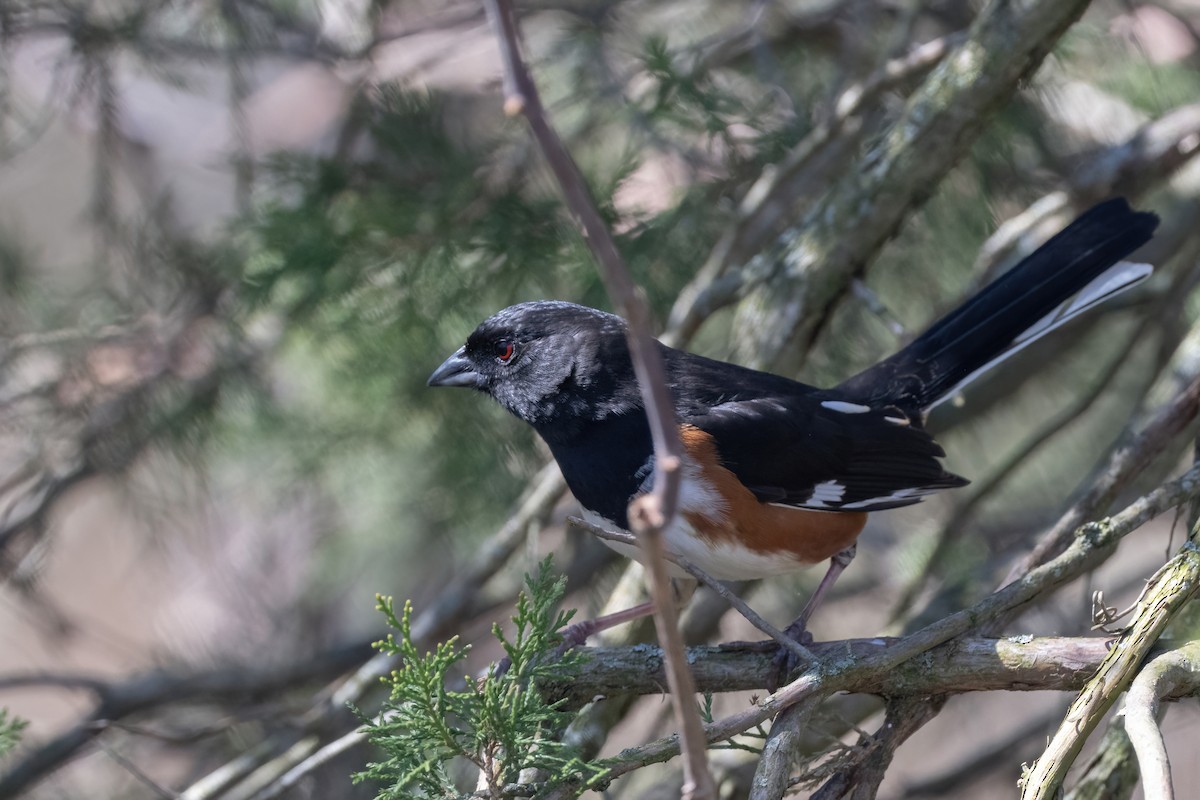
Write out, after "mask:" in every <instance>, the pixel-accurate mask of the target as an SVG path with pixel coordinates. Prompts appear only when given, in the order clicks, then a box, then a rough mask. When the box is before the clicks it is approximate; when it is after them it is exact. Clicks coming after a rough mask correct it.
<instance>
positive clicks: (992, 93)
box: [737, 0, 1087, 366]
mask: <svg viewBox="0 0 1200 800" xmlns="http://www.w3.org/2000/svg"><path fill="white" fill-rule="evenodd" d="M1086 6H1087V2H1086V0H1037V1H1036V2H1030V3H1020V4H1018V3H1004V2H993V3H990V4H988V6H987V7H986V9H985V10H984V11H983V13H982V14H981V15H980V16H979V18H978V19H977V20H976V21H975V23H974V24H973V25H972V26H971V29H970V31H969V32H968V38H967V40H966V41H965V42H963V44H961V45H960V46H959V47H957V48H956V49H955V50H954V52H953V53H951V54H950V55H949V56H947V57H946V58H945V60H943V61H942V62H941V64H940V65H939V66H938V67H937V68H936V69H935V70H934V71H933V73H932V74H931V75H930V76H929V77H928V78H927V79H926V80H925V81H924V83H923V84H922V86H921V88H920V89H919V90H918V91H917V92H916V94H914V95H913V97H912V98H911V99H910V100H909V102H908V105H907V107H906V109H905V111H904V113H903V114H902V115H901V117H900V118H899V119H898V120H896V122H895V124H893V125H892V127H891V128H890V129H889V130H888V131H887V133H886V134H884V136H883V137H881V139H880V141H879V144H878V145H877V146H876V147H875V148H874V150H873V151H872V152H871V153H869V154H868V155H867V156H866V158H865V159H864V161H863V163H862V165H861V168H860V169H855V170H852V171H849V172H848V173H847V174H845V175H844V176H843V178H842V179H841V180H840V181H839V182H838V183H837V184H836V185H835V186H834V187H833V188H832V189H831V191H830V192H829V194H828V195H827V197H826V198H825V199H824V201H823V202H821V203H820V204H819V207H817V208H815V209H814V210H813V211H812V212H810V213H809V214H807V215H806V216H805V218H804V219H803V220H802V221H801V222H800V224H799V225H797V226H795V227H794V228H792V229H789V230H788V231H786V232H785V233H784V234H783V235H782V236H781V237H780V238H779V241H778V244H777V246H776V249H775V252H774V253H773V254H771V255H770V256H767V257H764V258H761V259H756V262H755V263H754V264H753V266H751V267H750V269H751V270H752V272H754V273H756V277H755V280H757V281H758V282H759V284H760V285H759V286H758V287H757V288H756V289H755V291H754V293H753V294H752V295H751V296H749V297H747V298H746V299H745V300H744V301H743V303H742V305H741V306H740V308H739V309H738V318H737V329H738V331H739V332H740V335H739V337H738V339H739V341H738V345H739V347H738V354H739V356H740V357H741V359H742V360H744V361H745V362H746V363H749V364H751V365H752V366H754V365H759V366H761V365H767V364H770V363H772V362H774V361H776V360H777V358H778V356H779V355H780V354H781V353H782V352H783V351H784V349H785V347H786V346H787V344H788V343H789V342H791V341H793V340H796V339H800V340H802V341H805V342H807V341H811V339H812V337H813V336H814V335H815V333H816V331H817V330H818V328H819V326H820V325H821V323H822V320H823V318H824V316H825V312H826V310H827V309H828V308H829V307H830V306H831V304H832V303H833V302H834V301H835V300H836V299H837V298H838V297H840V296H842V295H843V294H844V293H845V291H846V290H847V289H848V287H849V286H850V283H851V281H852V279H853V278H854V276H855V274H856V273H858V272H860V271H861V270H862V268H863V266H864V265H865V264H866V263H867V262H868V261H870V260H871V258H873V257H874V255H875V254H876V253H877V252H878V251H879V249H880V248H881V247H882V246H883V244H884V243H885V242H886V241H887V240H888V239H889V238H890V237H891V236H893V235H894V234H895V233H896V231H897V230H898V229H899V227H900V225H901V223H902V222H903V221H904V219H905V218H906V217H907V215H908V214H909V213H910V211H911V210H912V208H913V207H915V206H917V205H919V204H920V203H921V201H923V200H924V198H925V197H927V196H928V195H929V193H930V192H931V191H932V188H933V187H934V186H936V185H937V183H938V182H939V181H940V180H941V178H942V177H943V176H944V175H945V174H946V173H947V172H948V171H949V170H950V168H951V167H952V166H953V165H954V164H955V162H957V160H958V159H959V157H960V156H961V155H962V154H963V153H964V152H965V151H966V149H967V148H968V147H969V146H970V144H971V142H972V141H974V139H975V138H976V136H977V135H978V133H979V131H980V130H982V129H983V127H984V124H985V123H986V121H987V120H988V119H989V117H990V116H991V114H992V113H993V112H994V111H995V110H996V109H997V108H999V107H1000V105H1001V104H1002V103H1003V102H1004V101H1005V100H1007V99H1008V98H1009V97H1010V96H1011V95H1012V94H1013V92H1015V91H1016V90H1017V88H1018V87H1019V85H1020V82H1021V80H1022V79H1023V78H1024V77H1025V76H1026V75H1028V74H1029V73H1030V72H1032V71H1033V70H1034V69H1036V68H1037V67H1038V65H1039V64H1040V63H1041V61H1042V59H1043V58H1044V56H1045V55H1046V53H1047V52H1049V50H1050V48H1051V47H1053V46H1054V44H1055V42H1057V40H1058V38H1059V37H1060V36H1061V35H1062V34H1063V33H1064V32H1065V31H1066V29H1067V28H1068V27H1069V26H1070V25H1071V23H1072V22H1074V21H1075V19H1077V18H1078V17H1079V15H1080V14H1082V13H1083V10H1084V8H1086Z"/></svg>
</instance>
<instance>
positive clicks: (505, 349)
mask: <svg viewBox="0 0 1200 800" xmlns="http://www.w3.org/2000/svg"><path fill="white" fill-rule="evenodd" d="M516 353H517V346H516V345H515V344H513V343H512V342H510V341H507V340H503V339H502V340H500V341H499V342H496V360H497V361H499V362H500V363H501V364H507V363H508V362H510V361H512V358H513V356H514V355H516Z"/></svg>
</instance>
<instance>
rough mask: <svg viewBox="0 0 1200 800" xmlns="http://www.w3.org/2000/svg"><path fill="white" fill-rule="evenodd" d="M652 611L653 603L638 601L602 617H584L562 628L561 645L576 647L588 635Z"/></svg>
mask: <svg viewBox="0 0 1200 800" xmlns="http://www.w3.org/2000/svg"><path fill="white" fill-rule="evenodd" d="M653 613H654V603H649V602H647V603H638V604H637V605H636V606H633V607H632V608H626V609H623V610H621V611H614V612H613V613H611V614H605V615H604V616H602V617H596V618H595V619H585V620H584V621H583V622H576V623H575V624H574V625H570V626H568V627H566V628H563V630H562V639H563V643H562V647H561V649H562V650H564V651H566V650H570V649H571V648H572V647H578V646H579V645H581V644H583V643H584V642H586V641H587V640H588V638H589V637H591V636H595V635H596V634H597V633H600V631H606V630H608V629H609V628H615V627H617V626H618V625H623V624H624V623H626V622H633V621H634V620H635V619H641V618H642V617H648V616H650V615H651V614H653Z"/></svg>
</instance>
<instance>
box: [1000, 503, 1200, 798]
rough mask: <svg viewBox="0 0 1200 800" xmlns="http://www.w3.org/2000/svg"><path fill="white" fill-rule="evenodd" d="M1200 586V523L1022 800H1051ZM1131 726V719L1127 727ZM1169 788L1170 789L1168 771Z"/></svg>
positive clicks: (1040, 763) (1076, 707)
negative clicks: (1168, 624) (1080, 752)
mask: <svg viewBox="0 0 1200 800" xmlns="http://www.w3.org/2000/svg"><path fill="white" fill-rule="evenodd" d="M1198 590H1200V526H1197V527H1194V528H1193V529H1192V531H1191V533H1190V534H1189V536H1188V538H1187V541H1185V542H1184V543H1183V547H1182V548H1181V549H1180V551H1179V553H1178V554H1177V555H1176V556H1175V557H1174V558H1173V559H1171V561H1169V562H1168V563H1167V564H1166V565H1164V566H1163V568H1162V569H1160V570H1159V571H1158V574H1157V575H1155V576H1154V578H1152V579H1151V581H1150V584H1149V585H1148V586H1147V587H1146V591H1145V593H1144V595H1143V599H1142V600H1141V602H1140V603H1139V606H1138V611H1137V612H1136V613H1135V614H1134V617H1133V620H1132V622H1130V625H1129V628H1128V629H1127V630H1126V631H1125V632H1124V633H1123V634H1122V635H1121V638H1120V639H1118V640H1117V642H1116V644H1114V645H1113V647H1112V649H1111V650H1110V651H1109V652H1108V653H1107V655H1106V656H1105V658H1104V661H1103V662H1102V663H1101V664H1100V668H1099V670H1097V672H1096V675H1095V677H1093V678H1092V679H1091V680H1089V681H1088V683H1087V685H1086V686H1085V687H1084V689H1083V691H1082V692H1081V693H1080V695H1079V697H1078V698H1077V699H1076V700H1075V702H1074V703H1073V704H1072V705H1071V708H1070V709H1069V710H1068V711H1067V715H1066V717H1065V718H1064V719H1063V722H1062V725H1061V726H1060V727H1059V729H1058V731H1057V732H1056V733H1055V734H1054V738H1053V739H1051V740H1050V744H1049V746H1048V747H1047V748H1046V752H1045V753H1044V754H1043V755H1042V757H1041V758H1039V759H1038V760H1037V763H1036V764H1034V766H1033V769H1032V770H1031V771H1030V773H1029V774H1028V776H1026V778H1025V781H1024V787H1023V791H1022V793H1021V797H1022V800H1047V798H1051V797H1054V796H1055V794H1056V793H1057V792H1058V790H1059V786H1060V785H1061V784H1062V781H1063V779H1064V778H1065V777H1066V773H1067V770H1068V769H1070V767H1071V765H1072V764H1073V763H1074V761H1075V758H1076V756H1078V755H1079V751H1080V750H1081V749H1083V743H1084V742H1085V741H1086V740H1087V737H1088V736H1089V735H1090V734H1091V732H1092V731H1093V730H1095V729H1096V726H1097V725H1099V724H1100V720H1101V719H1102V718H1103V717H1104V715H1105V714H1106V713H1108V710H1109V709H1110V708H1111V707H1112V705H1113V703H1115V702H1116V701H1117V698H1118V697H1119V696H1120V694H1121V692H1123V691H1125V689H1126V688H1127V687H1128V686H1129V684H1130V683H1131V682H1132V681H1133V679H1134V676H1135V675H1136V673H1137V669H1138V667H1139V665H1140V664H1141V663H1142V661H1143V659H1144V658H1145V656H1146V654H1147V653H1148V652H1149V650H1150V648H1151V647H1152V646H1153V645H1154V643H1155V642H1157V641H1158V637H1159V636H1161V635H1162V632H1163V630H1164V629H1165V628H1166V627H1167V623H1168V622H1170V621H1171V619H1172V617H1174V616H1175V615H1176V614H1177V613H1178V612H1179V610H1180V609H1182V608H1183V605H1184V604H1185V603H1186V602H1187V601H1189V600H1190V599H1191V598H1192V597H1194V596H1195V594H1196V592H1197V591H1198ZM1135 719H1136V715H1135ZM1128 725H1129V720H1128V718H1127V719H1126V729H1127V730H1128ZM1129 733H1130V739H1131V740H1134V741H1135V742H1136V739H1135V737H1134V733H1133V731H1130V732H1129ZM1143 742H1145V738H1144V737H1143ZM1139 755H1140V753H1139ZM1167 786H1168V791H1169V786H1170V776H1169V775H1168V776H1167Z"/></svg>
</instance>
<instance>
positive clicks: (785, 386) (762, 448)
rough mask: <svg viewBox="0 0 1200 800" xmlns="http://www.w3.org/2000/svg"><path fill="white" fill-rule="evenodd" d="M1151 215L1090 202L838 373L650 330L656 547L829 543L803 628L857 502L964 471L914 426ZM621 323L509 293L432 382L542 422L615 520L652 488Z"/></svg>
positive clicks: (1130, 273)
mask: <svg viewBox="0 0 1200 800" xmlns="http://www.w3.org/2000/svg"><path fill="white" fill-rule="evenodd" d="M1157 225H1158V218H1157V217H1156V216H1155V215H1153V214H1149V213H1144V212H1135V211H1133V210H1131V209H1130V208H1129V206H1128V204H1126V202H1125V200H1124V199H1121V198H1117V199H1113V200H1109V201H1107V202H1104V203H1101V204H1100V205H1097V206H1095V207H1094V208H1092V209H1091V210H1089V211H1088V212H1087V213H1085V214H1084V215H1083V216H1081V217H1079V218H1078V219H1077V220H1075V221H1074V222H1072V223H1071V224H1070V225H1069V226H1067V228H1066V229H1065V230H1063V231H1062V232H1061V233H1059V234H1058V235H1057V236H1055V237H1054V238H1052V239H1050V240H1049V241H1048V242H1046V243H1045V244H1044V245H1042V246H1041V247H1040V248H1038V249H1037V250H1036V251H1035V252H1034V253H1033V254H1032V255H1030V256H1028V257H1027V258H1025V259H1024V260H1023V261H1021V262H1020V263H1019V264H1017V265H1016V266H1015V267H1013V268H1012V269H1011V270H1009V271H1008V272H1006V273H1005V274H1004V275H1003V276H1001V277H1000V278H999V279H997V280H995V281H994V282H992V283H991V284H990V285H988V286H987V287H985V288H984V289H982V290H981V291H980V292H979V293H978V294H976V295H975V296H974V297H973V298H971V299H970V300H968V301H967V302H966V303H964V304H963V305H962V306H960V307H959V308H958V309H957V310H955V311H953V312H951V313H950V314H948V315H947V316H946V317H944V318H943V319H941V320H940V321H939V322H937V323H936V324H935V325H933V327H931V328H930V329H929V330H928V331H926V332H925V333H924V334H922V335H921V336H920V337H918V338H917V339H916V340H915V341H913V342H912V343H911V344H909V345H908V346H907V347H905V348H904V349H902V350H901V351H900V352H898V353H896V354H895V355H893V356H891V357H890V358H887V359H884V360H883V361H881V362H879V363H878V364H876V365H874V366H872V367H870V368H868V369H866V370H864V371H862V372H860V373H859V374H857V375H855V376H854V377H852V378H850V379H849V380H847V381H845V382H843V383H842V384H840V385H839V386H836V387H834V388H832V389H818V388H816V387H813V386H807V385H805V384H803V383H797V382H796V381H793V380H790V379H788V378H783V377H780V376H778V375H771V374H768V373H765V372H758V371H756V370H752V369H747V368H745V367H739V366H737V365H736V364H729V363H726V362H723V361H714V360H713V359H709V358H704V357H702V356H697V355H693V354H691V353H685V352H683V351H680V350H676V349H674V348H671V347H667V346H666V345H660V347H661V351H662V355H663V358H664V360H665V364H666V372H667V381H668V383H669V388H670V390H671V395H672V397H673V398H674V400H675V416H676V420H677V422H678V424H679V426H680V436H681V438H682V440H683V445H684V449H685V451H686V454H687V457H686V459H685V463H684V466H683V483H682V489H681V492H680V496H679V513H678V515H677V517H676V519H675V521H674V523H673V524H672V525H671V527H670V528H669V530H667V531H666V532H665V544H666V547H667V549H668V550H669V551H671V552H673V553H675V554H678V555H681V556H684V557H685V558H687V559H688V560H690V561H691V562H692V563H694V564H696V565H697V566H698V567H700V568H701V569H703V570H704V571H706V572H708V573H709V574H711V575H712V576H714V577H715V578H718V579H722V580H732V579H746V578H761V577H766V576H770V575H778V574H780V573H785V572H790V571H792V570H795V569H798V568H801V567H805V566H809V565H812V564H817V563H819V562H821V561H824V560H825V559H833V561H832V563H831V567H830V571H829V573H828V574H827V575H826V578H825V580H823V581H822V583H821V586H820V587H819V588H818V590H817V592H816V593H814V595H813V598H812V599H811V600H810V601H809V603H808V606H807V607H806V608H805V611H804V612H803V613H802V615H801V617H800V619H798V620H797V621H796V623H794V624H793V627H792V628H791V629H790V631H791V633H793V634H794V635H797V634H802V633H803V630H804V625H805V623H806V621H807V618H808V615H809V614H811V612H812V609H813V607H815V604H816V601H817V599H818V598H819V596H820V595H821V594H822V593H823V592H824V591H825V590H826V589H827V588H828V586H829V585H830V584H832V582H833V580H834V579H835V578H836V576H837V574H838V573H839V572H840V571H841V569H842V568H844V566H845V564H846V563H848V562H849V557H850V556H852V555H853V549H852V548H853V545H854V541H855V539H856V538H857V537H858V535H859V533H860V532H861V531H862V529H863V526H864V525H865V523H866V518H867V513H868V512H871V511H880V510H883V509H889V508H897V507H900V506H907V505H911V504H913V503H918V502H920V501H921V499H922V498H923V497H924V496H925V495H928V494H932V493H934V492H938V491H941V490H942V489H951V488H954V487H958V486H963V485H965V484H966V483H967V481H966V480H965V479H964V478H961V477H959V476H957V475H954V474H952V473H949V472H947V471H946V470H944V469H943V468H942V464H941V463H940V461H939V460H938V459H939V458H940V457H942V456H944V455H945V452H944V451H943V450H942V448H941V447H940V446H939V445H938V444H937V442H935V441H934V440H933V438H932V437H931V436H930V435H929V434H928V433H927V432H926V431H925V430H924V426H923V423H924V419H925V415H926V413H927V412H928V411H929V409H931V408H932V407H934V406H936V405H937V404H938V403H940V402H942V401H943V400H945V399H947V398H949V397H953V396H954V394H955V393H956V392H957V391H958V390H959V389H960V388H961V387H962V386H963V385H965V384H966V383H968V382H969V381H971V380H972V379H973V378H974V377H976V376H977V375H978V374H980V373H981V372H983V371H985V370H987V369H988V368H990V367H991V366H993V365H994V364H996V363H998V362H1000V361H1002V360H1004V359H1005V358H1007V357H1008V356H1010V355H1012V354H1013V353H1015V352H1017V351H1018V350H1020V349H1021V348H1023V347H1025V346H1026V345H1028V344H1029V343H1030V342H1032V341H1034V340H1035V339H1037V338H1039V337H1041V336H1043V335H1044V334H1046V333H1048V332H1049V331H1051V330H1054V329H1055V328H1057V327H1058V326H1060V325H1062V324H1063V323H1065V322H1067V321H1068V320H1070V319H1072V318H1073V317H1075V316H1077V315H1078V314H1080V313H1082V312H1084V311H1086V310H1087V309H1089V308H1092V307H1093V306H1095V305H1096V304H1098V303H1100V302H1102V301H1104V300H1106V299H1107V298H1109V297H1112V296H1113V295H1115V294H1117V293H1118V292H1121V291H1124V290H1125V289H1128V288H1129V287H1131V286H1133V285H1134V284H1136V283H1138V282H1140V281H1142V280H1144V279H1145V278H1146V277H1147V276H1148V275H1149V274H1150V272H1151V268H1150V267H1149V266H1147V265H1145V264H1132V263H1128V262H1124V261H1121V259H1123V258H1124V257H1126V256H1127V255H1129V254H1130V253H1132V252H1133V251H1134V250H1136V249H1137V248H1138V247H1140V246H1141V245H1143V244H1144V243H1146V242H1147V241H1148V240H1149V239H1150V237H1151V235H1152V234H1153V232H1154V229H1155V227H1156V226H1157ZM625 329H626V326H625V322H624V321H623V320H622V319H621V318H620V317H617V316H614V315H612V314H607V313H605V312H603V311H597V310H595V309H592V308H586V307H584V306H578V305H574V304H572V303H563V302H532V303H521V304H518V305H515V306H511V307H509V308H506V309H504V310H503V311H501V312H499V313H498V314H496V315H495V316H492V317H490V318H489V319H487V320H485V321H484V322H483V323H482V324H481V325H480V326H479V327H478V328H476V329H475V331H474V333H472V334H471V335H470V337H468V339H467V343H466V344H465V345H463V346H462V347H461V348H459V350H458V351H457V352H455V353H454V355H452V356H450V357H449V358H448V359H446V361H445V363H443V364H442V365H441V366H440V367H438V368H437V370H436V371H435V372H434V373H433V375H431V376H430V378H429V385H430V386H466V387H470V388H473V389H477V390H479V391H481V392H484V393H485V394H489V395H491V396H492V397H493V398H495V400H496V401H497V402H499V403H500V404H501V405H502V406H504V407H505V408H507V409H508V410H509V411H511V412H512V413H513V414H515V415H516V416H517V417H519V418H520V419H522V420H524V421H525V422H527V423H529V424H530V425H532V426H533V427H534V429H535V430H536V431H537V432H538V434H539V435H540V436H541V437H542V439H544V440H545V442H546V444H547V445H548V446H549V447H550V452H551V453H553V455H554V458H555V460H556V461H557V462H558V465H559V467H560V468H561V469H562V474H563V477H564V478H565V479H566V482H567V486H568V487H570V489H571V492H572V493H573V494H574V495H575V498H576V499H577V500H578V501H579V503H580V505H582V507H583V511H584V516H585V518H587V519H588V520H589V521H591V522H593V523H596V524H598V525H601V526H603V527H608V528H613V527H616V528H621V529H627V528H628V527H629V523H628V519H627V516H626V509H627V507H628V505H629V502H630V500H631V499H633V498H634V497H636V496H637V495H639V494H641V493H644V492H646V491H648V490H649V489H650V483H651V481H652V480H653V471H654V470H653V447H652V445H651V441H650V430H649V427H648V425H647V421H646V414H645V411H644V410H643V406H642V396H641V393H640V391H639V389H638V384H637V380H636V379H635V378H634V372H633V366H632V364H631V362H630V357H629V348H628V346H627V344H626V339H625ZM609 544H610V546H611V547H614V548H615V549H616V550H618V551H620V552H622V553H623V554H625V555H628V556H636V555H637V554H636V552H635V548H630V547H627V546H624V545H620V544H611V543H609ZM648 611H649V607H648V606H639V607H638V608H636V609H631V610H630V611H628V612H622V613H619V614H617V615H612V617H610V618H604V619H603V620H602V621H597V622H599V624H598V625H593V626H591V627H590V628H588V631H587V632H591V631H593V630H596V629H598V628H602V627H608V625H609V624H615V623H617V622H621V621H625V620H627V619H630V618H633V617H636V616H639V615H641V614H643V613H646V612H648Z"/></svg>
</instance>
